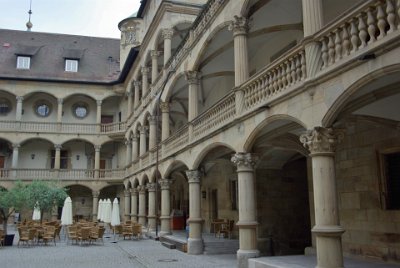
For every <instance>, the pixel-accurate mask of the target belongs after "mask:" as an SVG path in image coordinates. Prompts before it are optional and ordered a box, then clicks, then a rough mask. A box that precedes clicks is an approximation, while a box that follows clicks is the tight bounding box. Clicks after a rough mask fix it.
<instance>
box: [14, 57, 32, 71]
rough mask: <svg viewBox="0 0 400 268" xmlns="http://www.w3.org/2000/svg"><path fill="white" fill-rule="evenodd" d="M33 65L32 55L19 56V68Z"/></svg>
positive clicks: (27, 67)
mask: <svg viewBox="0 0 400 268" xmlns="http://www.w3.org/2000/svg"><path fill="white" fill-rule="evenodd" d="M30 67H31V57H27V56H18V57H17V69H29V68H30Z"/></svg>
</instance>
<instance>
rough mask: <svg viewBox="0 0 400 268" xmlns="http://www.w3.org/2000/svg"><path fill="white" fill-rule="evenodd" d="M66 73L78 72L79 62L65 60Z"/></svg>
mask: <svg viewBox="0 0 400 268" xmlns="http://www.w3.org/2000/svg"><path fill="white" fill-rule="evenodd" d="M65 71H66V72H74V73H76V72H78V60H72V59H65Z"/></svg>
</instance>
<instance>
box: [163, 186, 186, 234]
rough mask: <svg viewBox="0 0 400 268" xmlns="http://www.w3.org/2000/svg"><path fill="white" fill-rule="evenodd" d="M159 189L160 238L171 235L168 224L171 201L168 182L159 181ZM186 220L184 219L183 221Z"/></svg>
mask: <svg viewBox="0 0 400 268" xmlns="http://www.w3.org/2000/svg"><path fill="white" fill-rule="evenodd" d="M159 183H160V188H161V217H160V220H161V230H160V236H163V235H168V234H171V224H170V218H171V217H170V216H169V215H170V213H171V201H170V192H169V187H170V184H171V182H170V180H168V179H161V180H160V181H159ZM185 220H186V219H185Z"/></svg>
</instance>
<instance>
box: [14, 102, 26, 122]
mask: <svg viewBox="0 0 400 268" xmlns="http://www.w3.org/2000/svg"><path fill="white" fill-rule="evenodd" d="M16 99H17V107H16V112H15V120H16V121H21V119H22V102H23V101H24V97H22V96H17V97H16Z"/></svg>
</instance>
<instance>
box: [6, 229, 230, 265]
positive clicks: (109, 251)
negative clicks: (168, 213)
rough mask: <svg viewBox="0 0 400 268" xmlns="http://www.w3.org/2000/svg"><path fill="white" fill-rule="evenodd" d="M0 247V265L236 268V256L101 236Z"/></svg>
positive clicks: (156, 242) (153, 242)
mask: <svg viewBox="0 0 400 268" xmlns="http://www.w3.org/2000/svg"><path fill="white" fill-rule="evenodd" d="M16 241H18V239H17V237H16V238H15V239H14V246H12V247H9V246H7V247H1V248H0V267H1V268H58V267H60V268H61V267H62V268H68V267H71V268H72V267H73V268H92V267H93V268H103V267H104V268H110V267H118V268H124V267H130V268H132V267H140V268H144V267H190V268H197V267H199V268H200V267H209V268H211V267H236V255H234V254H231V255H197V256H193V255H188V254H186V253H183V252H180V251H178V250H171V249H168V248H166V247H164V246H162V245H161V244H160V242H158V241H154V240H150V239H143V240H123V239H122V238H119V239H118V240H117V242H116V243H115V240H114V237H113V236H111V237H109V238H105V239H104V245H103V244H102V243H101V242H96V243H95V244H92V245H75V244H74V245H71V244H67V243H66V242H65V241H61V242H57V245H56V246H54V244H53V243H50V244H49V245H47V246H45V245H35V246H33V247H27V246H20V247H17V245H16V244H15V243H16Z"/></svg>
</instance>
